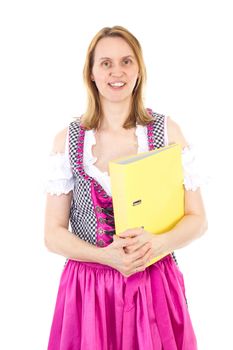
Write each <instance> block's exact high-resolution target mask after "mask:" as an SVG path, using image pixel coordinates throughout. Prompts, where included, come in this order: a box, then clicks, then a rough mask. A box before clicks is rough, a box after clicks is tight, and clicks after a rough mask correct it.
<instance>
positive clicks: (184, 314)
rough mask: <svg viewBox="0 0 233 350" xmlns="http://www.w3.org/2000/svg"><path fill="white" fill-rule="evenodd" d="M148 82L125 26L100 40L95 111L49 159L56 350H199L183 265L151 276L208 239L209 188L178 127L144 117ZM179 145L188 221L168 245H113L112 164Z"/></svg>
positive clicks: (89, 76) (137, 236)
mask: <svg viewBox="0 0 233 350" xmlns="http://www.w3.org/2000/svg"><path fill="white" fill-rule="evenodd" d="M145 79H146V70H145V66H144V62H143V57H142V51H141V47H140V44H139V42H138V40H137V39H136V38H135V37H134V36H133V35H132V34H131V33H130V32H129V31H128V30H126V29H125V28H123V27H120V26H115V27H112V28H103V29H102V30H100V31H99V32H98V33H97V34H96V36H95V37H94V38H93V40H92V42H91V44H90V46H89V48H88V52H87V57H86V63H85V67H84V81H85V84H86V87H87V92H88V104H87V110H86V112H85V113H84V114H83V115H82V117H81V118H78V119H77V120H75V121H73V122H71V123H70V125H69V126H68V128H66V129H64V130H62V131H61V132H59V133H58V134H57V135H56V137H55V139H54V145H53V151H52V153H51V156H50V161H51V169H52V173H51V176H50V178H49V180H48V184H47V192H48V195H47V205H46V215H45V244H46V246H47V248H48V249H49V250H50V251H52V252H55V253H57V254H60V255H63V256H65V257H67V261H66V264H65V267H64V270H63V273H62V276H61V281H60V286H59V291H58V296H57V302H56V307H55V312H54V317H53V322H52V327H51V332H50V339H49V345H48V349H49V350H58V349H60V350H68V349H69V350H78V349H82V350H83V349H85V350H87V349H101V350H104V349H105V350H126V349H127V350H129V349H134V350H136V349H140V350H141V349H147V350H155V349H156V350H158V349H161V350H162V349H164V350H181V349H182V350H194V349H197V344H196V338H195V334H194V331H193V327H192V324H191V320H190V316H189V312H188V308H187V304H186V297H185V287H184V282H183V275H182V273H181V272H180V270H179V268H178V266H177V264H176V261H175V257H174V255H173V254H169V255H167V256H165V257H164V258H163V259H161V260H160V261H158V262H157V263H155V264H153V265H151V266H149V267H146V266H147V262H148V261H149V260H150V259H151V258H153V257H155V256H158V255H160V254H161V253H162V252H167V251H169V252H173V250H176V249H179V248H181V247H184V246H185V245H187V244H189V243H191V242H192V241H193V240H194V239H196V238H198V237H200V236H201V235H202V234H203V233H204V232H205V231H206V229H207V223H206V215H205V210H204V206H203V202H202V198H201V193H200V188H199V187H200V181H199V179H198V178H197V177H194V175H193V174H192V172H190V169H191V168H190V167H189V168H188V165H187V163H188V162H187V159H188V160H189V164H190V159H192V149H190V147H189V144H188V142H187V141H186V140H185V138H184V136H183V134H182V132H181V130H180V127H179V126H178V124H177V123H175V122H174V121H173V120H172V119H171V118H169V117H166V116H164V115H161V114H158V113H155V112H153V111H152V110H150V109H146V108H145V107H144V105H143V99H142V92H143V86H144V83H145ZM171 143H179V144H181V145H182V147H183V152H182V160H183V167H184V174H185V177H184V186H185V216H184V217H183V218H182V219H181V220H180V221H179V223H178V224H177V225H176V226H175V227H174V228H173V229H172V230H170V231H169V232H164V233H163V234H161V235H154V234H152V233H150V232H148V231H146V230H143V229H142V228H131V229H129V230H127V231H125V232H122V233H121V235H120V236H116V235H114V215H113V207H112V198H111V188H110V178H109V174H108V163H109V161H111V160H113V159H116V158H119V157H123V156H130V155H133V154H137V153H140V152H144V151H148V150H150V149H154V148H159V147H163V146H165V145H167V144H171ZM191 163H192V162H191ZM191 165H192V164H191ZM192 167H193V165H192ZM69 222H70V224H71V230H69Z"/></svg>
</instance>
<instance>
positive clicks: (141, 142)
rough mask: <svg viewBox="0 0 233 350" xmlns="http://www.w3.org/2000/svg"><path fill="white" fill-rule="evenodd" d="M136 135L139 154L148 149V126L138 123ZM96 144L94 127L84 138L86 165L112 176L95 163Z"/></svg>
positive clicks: (86, 132)
mask: <svg viewBox="0 0 233 350" xmlns="http://www.w3.org/2000/svg"><path fill="white" fill-rule="evenodd" d="M135 135H136V137H137V140H138V150H137V154H139V153H141V152H146V151H148V149H149V147H148V139H147V127H146V126H143V125H140V124H136V129H135ZM95 144H96V138H95V132H94V129H91V130H86V131H85V139H84V167H85V168H86V167H87V168H89V167H91V166H93V167H94V168H96V169H97V171H98V172H100V173H101V174H103V175H104V176H106V177H108V178H109V177H110V176H109V175H108V172H107V171H101V170H100V169H99V168H98V167H97V166H95V165H94V163H95V162H96V161H97V157H94V156H93V153H92V146H94V145H95Z"/></svg>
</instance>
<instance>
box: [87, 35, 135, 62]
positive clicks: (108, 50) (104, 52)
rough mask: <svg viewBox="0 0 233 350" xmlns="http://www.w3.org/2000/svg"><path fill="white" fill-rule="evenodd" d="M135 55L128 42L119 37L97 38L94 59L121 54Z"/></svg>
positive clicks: (119, 55)
mask: <svg viewBox="0 0 233 350" xmlns="http://www.w3.org/2000/svg"><path fill="white" fill-rule="evenodd" d="M128 55H131V56H135V55H134V52H133V50H132V49H131V47H130V46H129V44H128V43H127V42H126V41H125V40H124V39H123V38H119V37H107V38H102V39H100V40H99V42H98V43H97V45H96V47H95V55H94V56H95V59H100V58H101V57H109V58H117V57H123V56H128Z"/></svg>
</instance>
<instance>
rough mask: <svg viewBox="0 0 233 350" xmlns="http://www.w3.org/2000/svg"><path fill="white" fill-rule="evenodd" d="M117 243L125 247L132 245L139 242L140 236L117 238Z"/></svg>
mask: <svg viewBox="0 0 233 350" xmlns="http://www.w3.org/2000/svg"><path fill="white" fill-rule="evenodd" d="M116 243H117V245H118V247H121V248H124V247H130V246H131V245H134V244H137V243H138V238H137V237H135V238H124V239H122V238H119V239H118V240H116Z"/></svg>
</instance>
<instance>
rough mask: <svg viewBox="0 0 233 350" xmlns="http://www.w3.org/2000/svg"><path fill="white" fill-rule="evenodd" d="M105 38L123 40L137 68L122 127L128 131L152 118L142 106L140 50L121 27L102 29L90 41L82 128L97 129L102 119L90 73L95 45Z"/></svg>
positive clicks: (84, 75)
mask: <svg viewBox="0 0 233 350" xmlns="http://www.w3.org/2000/svg"><path fill="white" fill-rule="evenodd" d="M106 37H120V38H122V39H124V40H125V41H126V42H127V43H128V45H129V46H130V47H131V48H132V50H133V52H134V54H135V56H136V60H137V63H138V66H139V77H138V79H137V82H136V85H135V87H134V90H133V92H132V98H133V99H132V107H131V110H130V113H129V115H128V118H127V119H126V121H125V122H124V125H123V127H124V128H125V129H129V128H132V127H134V126H135V123H136V122H137V123H138V124H141V125H146V124H148V123H149V122H150V121H151V120H152V116H151V115H150V114H149V112H148V111H147V110H146V108H145V107H144V104H143V89H144V86H145V83H146V67H145V64H144V60H143V55H142V49H141V45H140V43H139V41H138V40H137V38H136V37H135V36H134V35H133V34H131V33H130V32H129V31H128V30H127V29H125V28H124V27H121V26H114V27H104V28H102V29H101V30H100V31H99V32H98V33H97V34H96V35H95V36H94V38H93V39H92V41H91V43H90V45H89V47H88V50H87V55H86V61H85V65H84V68H83V79H84V84H85V86H86V89H87V108H86V112H85V113H84V114H83V115H82V126H83V127H84V128H86V129H97V128H98V127H99V126H100V122H101V120H102V118H103V114H102V107H101V103H100V98H99V92H98V89H97V87H96V85H95V84H93V81H92V80H91V72H92V67H93V64H94V53H95V48H96V45H97V43H98V42H99V40H100V39H102V38H106Z"/></svg>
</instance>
